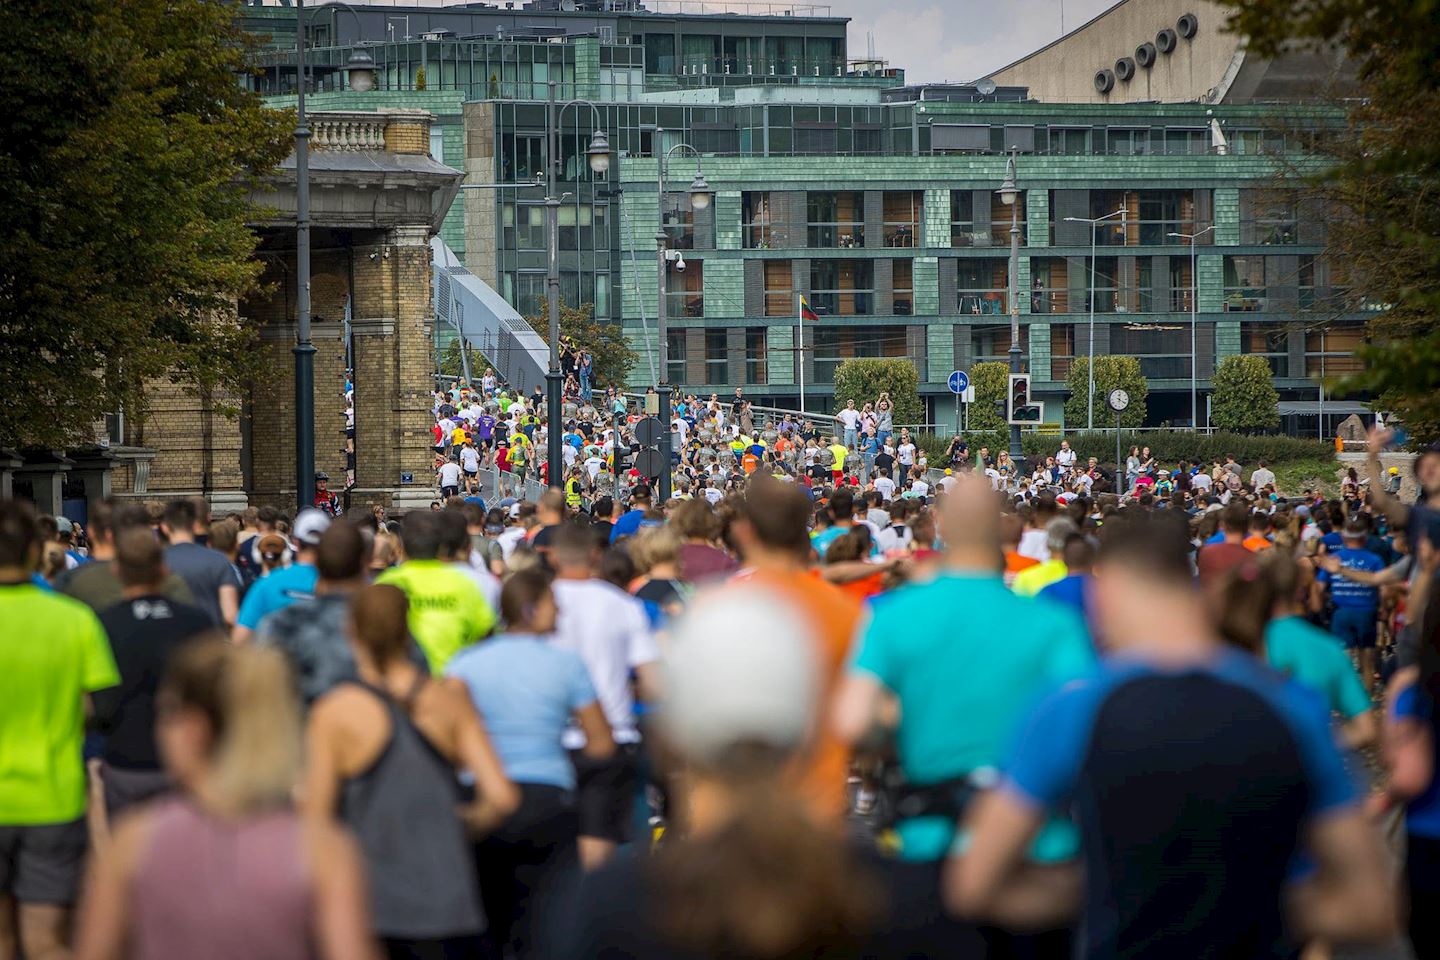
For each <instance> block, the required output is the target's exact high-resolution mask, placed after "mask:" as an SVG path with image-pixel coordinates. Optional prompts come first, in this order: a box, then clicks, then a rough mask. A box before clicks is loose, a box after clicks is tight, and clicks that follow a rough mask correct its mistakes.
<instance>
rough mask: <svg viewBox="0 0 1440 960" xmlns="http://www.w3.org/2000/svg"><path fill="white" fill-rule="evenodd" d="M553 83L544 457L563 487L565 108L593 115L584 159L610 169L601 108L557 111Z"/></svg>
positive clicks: (548, 109)
mask: <svg viewBox="0 0 1440 960" xmlns="http://www.w3.org/2000/svg"><path fill="white" fill-rule="evenodd" d="M556 83H557V81H555V80H551V81H549V84H548V92H549V97H548V99H547V100H546V105H545V135H546V144H547V153H546V158H545V159H546V163H545V241H546V249H547V251H548V255H547V257H546V275H545V286H546V290H545V292H546V309H547V310H548V312H549V321H550V322H549V324H548V326H549V334H550V365H549V368H548V369H547V370H546V371H545V421H546V422H545V456H546V458H547V459H548V460H549V462H550V466H549V469H548V478H547V479H548V482H549V485H550V486H551V487H561V486H564V484H565V478H564V476H562V472H563V471H562V469H561V468H562V465H563V464H564V457H563V456H562V451H563V447H562V444H563V443H564V431H563V430H562V429H561V414H562V411H563V409H564V405H565V396H564V386H565V384H564V379H565V378H564V375H563V374H562V373H561V372H560V194H559V192H558V187H557V186H556V173H557V170H558V168H559V166H560V152H559V149H558V143H559V126H560V120H561V119H562V118H563V117H564V115H565V111H566V110H567V109H568V108H570V107H572V106H575V105H576V104H583V105H584V106H587V107H589V108H590V109H591V110H592V111H594V114H595V132H594V133H593V134H591V136H590V145H589V147H587V148H586V150H585V156H586V158H587V159H588V161H589V163H590V169H591V170H592V171H594V172H595V173H604V172H605V171H607V170H609V169H610V139H609V138H608V137H607V136H606V135H605V131H604V130H602V129H600V127H601V116H600V108H599V107H597V106H595V104H593V103H591V102H590V101H589V100H569V101H567V102H566V103H565V104H564V105H563V106H561V107H560V108H559V109H558V110H557V109H556V104H555V89H556ZM617 439H618V438H617Z"/></svg>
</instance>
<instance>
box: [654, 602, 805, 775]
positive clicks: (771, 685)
mask: <svg viewBox="0 0 1440 960" xmlns="http://www.w3.org/2000/svg"><path fill="white" fill-rule="evenodd" d="M736 623H745V624H749V626H747V627H746V629H744V630H740V631H737V630H736V629H735V624H736ZM817 649H818V645H817V641H816V638H815V635H814V631H813V628H812V627H811V626H810V625H809V623H808V622H807V621H806V619H805V618H804V616H802V615H801V613H800V611H799V610H797V609H796V608H795V606H794V604H793V603H791V602H790V601H788V600H787V599H785V598H784V596H783V595H782V594H780V593H778V592H776V591H774V590H772V589H769V588H766V587H764V586H762V585H759V584H754V583H746V584H740V585H732V586H725V587H721V588H719V589H716V590H714V591H713V592H710V593H708V594H701V595H700V596H699V597H697V598H696V599H695V600H694V602H692V603H691V605H690V607H689V609H687V610H686V612H685V614H684V615H683V617H682V618H681V619H680V620H679V622H678V623H677V624H676V627H675V631H674V634H673V645H672V653H671V656H670V658H669V661H668V662H667V664H666V674H667V680H666V684H665V691H666V700H665V703H664V704H663V706H662V707H661V710H660V722H661V725H662V729H663V730H664V733H665V735H666V736H667V738H668V739H669V741H670V744H671V746H672V747H674V748H675V749H676V750H677V751H679V752H680V753H681V754H682V755H683V756H685V757H687V758H688V759H690V760H693V761H697V762H699V763H702V764H704V763H706V762H707V761H715V760H718V759H720V758H721V757H722V756H723V754H724V752H725V750H726V749H727V748H728V747H731V746H733V745H735V744H738V743H747V742H759V743H763V744H767V745H769V746H771V747H775V748H777V749H781V750H793V749H796V748H798V747H800V746H802V745H803V744H804V743H805V742H806V740H807V739H808V738H809V737H810V736H811V734H812V732H813V730H814V726H815V723H816V711H817V702H818V698H819V689H820V682H819V664H818V662H817V660H818V658H817V653H816V651H817Z"/></svg>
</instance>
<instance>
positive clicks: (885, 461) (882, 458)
mask: <svg viewBox="0 0 1440 960" xmlns="http://www.w3.org/2000/svg"><path fill="white" fill-rule="evenodd" d="M894 466H895V457H894V456H893V455H892V454H888V453H884V452H882V453H878V454H876V455H875V469H876V470H891V469H893V468H894Z"/></svg>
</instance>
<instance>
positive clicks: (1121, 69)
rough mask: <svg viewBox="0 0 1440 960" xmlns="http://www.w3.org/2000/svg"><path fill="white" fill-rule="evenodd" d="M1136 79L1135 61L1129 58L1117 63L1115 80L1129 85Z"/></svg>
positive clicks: (1123, 58)
mask: <svg viewBox="0 0 1440 960" xmlns="http://www.w3.org/2000/svg"><path fill="white" fill-rule="evenodd" d="M1134 78H1135V61H1134V60H1131V59H1130V58H1129V57H1121V58H1120V59H1119V60H1116V61H1115V79H1117V80H1119V81H1121V82H1122V83H1129V82H1130V81H1131V80H1133V79H1134Z"/></svg>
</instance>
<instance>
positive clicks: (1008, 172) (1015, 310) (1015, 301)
mask: <svg viewBox="0 0 1440 960" xmlns="http://www.w3.org/2000/svg"><path fill="white" fill-rule="evenodd" d="M1019 152H1020V151H1019V149H1018V148H1016V147H1011V148H1010V158H1009V159H1008V160H1007V161H1006V163H1005V179H1004V181H1003V182H1001V184H1000V189H999V191H998V193H999V194H1000V200H1001V202H1002V203H1004V204H1005V205H1006V206H1008V207H1009V208H1010V372H1011V373H1012V374H1015V373H1020V372H1021V370H1020V367H1021V358H1020V289H1019V284H1020V203H1019V198H1020V190H1019V188H1018V187H1016V186H1015V158H1016V156H1017V155H1018V154H1019ZM1023 457H1024V453H1023V451H1022V450H1021V449H1020V424H1018V423H1012V424H1010V460H1011V462H1012V463H1013V464H1014V465H1015V468H1016V470H1017V471H1018V470H1019V467H1020V461H1021V459H1023Z"/></svg>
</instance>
